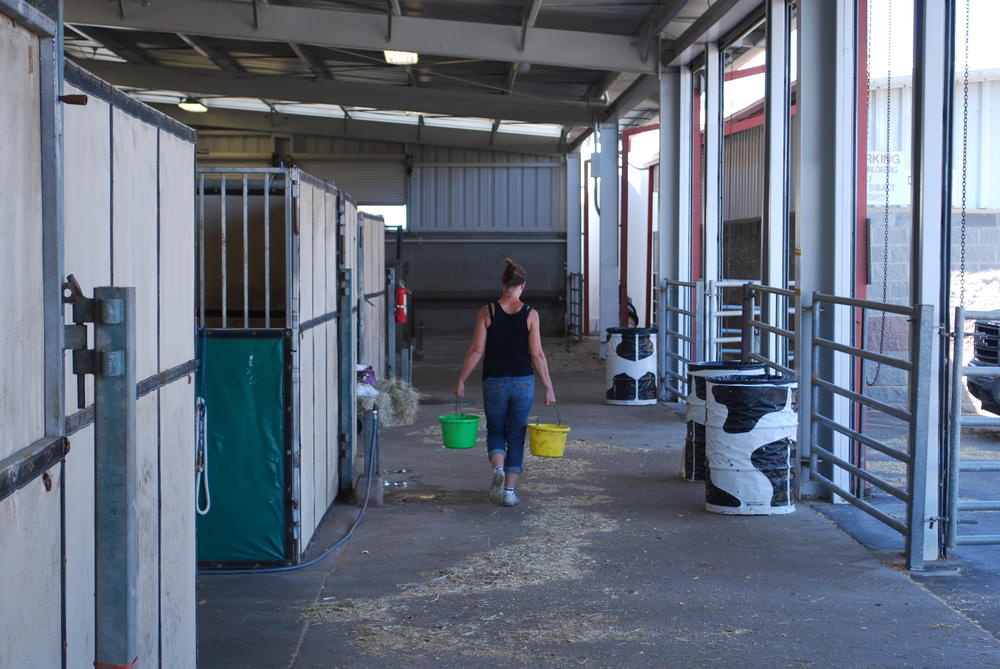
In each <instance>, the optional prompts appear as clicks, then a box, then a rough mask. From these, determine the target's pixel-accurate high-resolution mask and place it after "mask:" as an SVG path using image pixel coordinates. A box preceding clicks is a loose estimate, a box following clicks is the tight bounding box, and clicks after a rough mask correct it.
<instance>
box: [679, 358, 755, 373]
mask: <svg viewBox="0 0 1000 669" xmlns="http://www.w3.org/2000/svg"><path fill="white" fill-rule="evenodd" d="M765 368H767V365H765V364H764V363H762V362H737V361H731V360H727V361H719V360H712V361H707V362H692V363H691V364H689V365H688V371H692V372H700V371H703V370H711V369H718V370H719V371H721V372H726V371H728V370H739V371H741V372H742V371H753V370H756V369H765Z"/></svg>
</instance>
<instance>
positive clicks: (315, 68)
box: [288, 42, 333, 79]
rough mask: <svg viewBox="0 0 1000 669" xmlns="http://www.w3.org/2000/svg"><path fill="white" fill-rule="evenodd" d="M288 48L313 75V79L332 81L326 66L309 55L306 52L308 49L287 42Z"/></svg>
mask: <svg viewBox="0 0 1000 669" xmlns="http://www.w3.org/2000/svg"><path fill="white" fill-rule="evenodd" d="M288 46H289V47H291V49H292V51H294V52H295V55H296V56H298V59H299V60H300V61H302V64H303V65H305V66H306V67H308V68H309V71H310V72H312V73H313V76H314V77H316V78H317V79H333V77H332V76H331V75H330V70H329V68H327V66H326V64H325V63H323V61H321V60H320V59H318V58H315V57H314V56H313V55H312V54H311V53H309V51H307V49H308V47H306V46H304V45H302V44H296V43H295V42H289V43H288Z"/></svg>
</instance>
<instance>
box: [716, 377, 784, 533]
mask: <svg viewBox="0 0 1000 669" xmlns="http://www.w3.org/2000/svg"><path fill="white" fill-rule="evenodd" d="M706 386H707V388H706V393H705V397H706V405H705V414H706V418H705V455H706V457H707V460H708V477H707V478H706V480H705V509H706V510H708V511H712V512H714V513H725V514H732V515H745V516H746V515H777V514H783V513H791V512H792V511H794V510H795V479H796V470H797V463H796V459H797V457H796V432H797V427H798V415H797V414H796V405H797V401H796V400H797V397H796V392H797V388H798V383H797V382H796V380H795V379H794V378H791V377H785V376H772V375H764V376H722V377H718V376H716V377H709V378H708V379H707V384H706Z"/></svg>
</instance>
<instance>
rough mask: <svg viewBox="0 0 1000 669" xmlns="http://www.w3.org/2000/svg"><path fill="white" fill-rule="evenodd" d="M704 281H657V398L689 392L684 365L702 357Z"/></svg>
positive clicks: (685, 366) (683, 394) (678, 396)
mask: <svg viewBox="0 0 1000 669" xmlns="http://www.w3.org/2000/svg"><path fill="white" fill-rule="evenodd" d="M704 314H705V283H704V282H703V281H695V282H691V281H675V280H672V279H665V280H663V281H661V282H660V286H659V290H658V292H657V327H658V328H659V338H660V347H659V368H660V384H659V387H660V399H671V398H670V395H671V394H672V395H674V396H675V397H676V398H677V399H678V400H681V401H682V400H684V398H686V397H687V395H688V388H687V384H688V380H687V366H688V364H690V363H692V362H697V361H698V360H702V359H704V348H703V346H704V336H703V334H702V333H703V332H704V320H703V319H704ZM661 321H662V322H661Z"/></svg>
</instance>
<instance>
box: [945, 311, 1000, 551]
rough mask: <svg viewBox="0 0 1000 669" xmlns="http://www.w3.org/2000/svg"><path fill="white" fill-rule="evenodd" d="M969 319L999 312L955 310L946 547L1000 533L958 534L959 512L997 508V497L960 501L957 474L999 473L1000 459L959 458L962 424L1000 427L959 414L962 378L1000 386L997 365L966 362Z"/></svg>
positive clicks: (994, 539) (998, 422) (992, 540)
mask: <svg viewBox="0 0 1000 669" xmlns="http://www.w3.org/2000/svg"><path fill="white" fill-rule="evenodd" d="M969 319H973V320H1000V311H966V310H965V307H957V308H956V309H955V331H954V333H953V337H954V346H955V349H954V354H953V355H952V359H951V370H950V372H951V376H950V379H949V380H950V382H951V388H950V392H951V396H950V398H949V399H950V410H949V416H948V419H949V423H948V465H947V467H948V470H947V476H948V477H947V492H948V497H947V502H948V506H947V509H946V511H945V515H946V518H947V521H946V522H947V526H946V529H945V532H946V545H947V547H948V548H955V547H956V546H969V545H988V544H1000V535H998V534H979V535H961V534H959V533H958V526H959V525H960V524H962V523H963V522H964V521H962V519H961V512H962V511H1000V500H976V501H960V500H959V494H958V493H959V483H960V476H959V475H960V474H961V473H962V472H967V473H968V472H1000V462H997V461H986V462H983V461H978V462H972V461H968V460H967V461H965V462H963V461H962V459H961V450H962V428H963V427H965V426H969V427H972V426H975V427H1000V418H992V417H989V416H963V415H962V379H963V378H964V377H966V376H977V377H987V378H990V377H992V378H995V379H997V381H996V382H994V386H993V387H994V388H998V387H1000V366H994V367H988V366H982V367H979V366H974V367H968V366H966V365H965V338H966V337H970V336H975V334H976V333H972V332H966V331H965V322H966V320H969ZM995 392H996V391H995V390H994V393H995Z"/></svg>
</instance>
